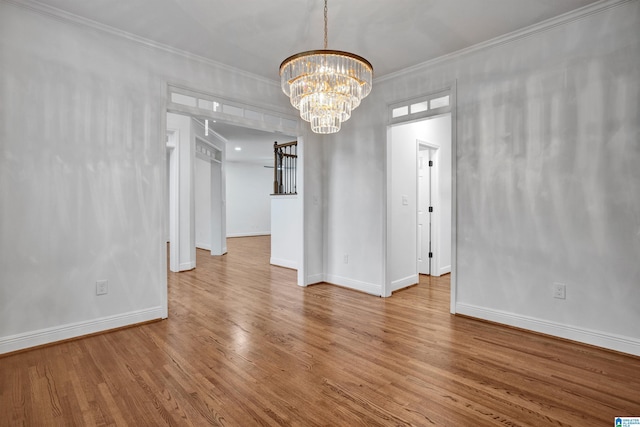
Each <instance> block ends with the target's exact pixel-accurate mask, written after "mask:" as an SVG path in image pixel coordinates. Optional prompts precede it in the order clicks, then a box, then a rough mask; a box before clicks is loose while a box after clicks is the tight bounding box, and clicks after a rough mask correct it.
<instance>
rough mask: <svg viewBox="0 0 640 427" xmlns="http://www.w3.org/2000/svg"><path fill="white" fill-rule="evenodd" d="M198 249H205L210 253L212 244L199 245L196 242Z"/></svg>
mask: <svg viewBox="0 0 640 427" xmlns="http://www.w3.org/2000/svg"><path fill="white" fill-rule="evenodd" d="M196 248H197V249H204V250H206V251H210V250H211V244H209V243H198V242H196Z"/></svg>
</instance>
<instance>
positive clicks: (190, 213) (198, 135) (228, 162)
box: [167, 85, 304, 277]
mask: <svg viewBox="0 0 640 427" xmlns="http://www.w3.org/2000/svg"><path fill="white" fill-rule="evenodd" d="M168 92H169V99H168V104H167V129H168V133H175V134H176V135H177V142H176V143H175V144H174V145H175V146H174V147H168V151H167V156H168V162H167V173H168V175H169V176H168V182H169V191H168V192H169V194H168V196H167V199H168V200H169V202H168V205H169V207H168V211H169V212H168V219H169V223H170V227H169V228H170V230H171V229H173V230H174V232H173V233H171V232H170V233H169V234H170V236H171V237H170V241H171V242H172V243H173V242H176V244H170V248H171V249H170V254H169V258H170V262H169V264H170V269H171V271H184V270H189V269H192V268H195V259H196V257H195V248H196V247H201V248H203V247H204V248H206V249H209V248H210V250H211V254H212V255H222V254H224V253H226V250H227V245H226V238H227V235H228V232H227V210H228V209H229V205H228V204H227V202H228V200H227V195H226V190H227V184H228V181H227V177H228V175H230V172H233V170H236V169H238V171H237V172H238V173H236V175H238V176H240V177H241V178H242V179H243V182H242V184H243V185H245V184H246V185H245V187H246V188H249V189H250V190H252V189H254V187H257V186H256V185H251V183H249V179H248V178H249V175H252V176H253V175H256V176H257V175H260V176H264V172H266V174H267V175H266V176H267V179H268V181H266V180H263V181H265V184H266V188H267V190H266V191H265V192H264V193H265V194H264V197H263V198H264V199H265V200H266V206H267V211H266V213H267V214H268V213H269V208H270V199H269V194H270V193H271V191H270V190H269V189H270V188H272V185H273V183H272V180H271V177H270V176H269V175H270V174H269V171H268V170H266V169H265V167H264V166H263V165H262V164H257V163H256V164H253V163H252V164H250V165H248V166H246V167H244V168H243V169H242V170H241V171H240V168H239V167H236V165H237V164H238V163H237V159H234V157H233V156H238V155H239V153H247V154H250V153H252V152H253V150H249V148H251V145H252V144H251V143H249V142H248V141H244V143H243V144H241V145H242V146H238V145H237V144H235V142H236V141H235V140H234V143H233V145H231V147H232V148H229V149H227V148H228V147H227V146H228V145H230V144H229V142H230V141H229V140H227V139H226V138H225V137H224V136H223V135H222V134H221V133H220V132H222V133H225V134H226V133H228V132H231V133H233V134H234V135H236V136H237V135H238V133H242V134H243V135H246V134H247V133H251V132H253V133H254V134H255V133H261V134H268V135H270V136H269V143H268V146H267V154H266V156H264V155H263V156H262V157H263V158H261V159H260V160H259V161H260V162H264V161H267V164H273V148H272V147H273V141H274V140H276V139H280V138H282V137H283V135H295V134H296V133H297V118H293V119H289V118H288V117H286V116H283V115H281V114H279V113H275V114H274V113H273V112H270V111H268V110H261V109H258V108H255V107H252V106H248V105H244V104H241V103H238V102H235V101H229V100H226V99H222V98H217V97H214V96H212V95H208V94H204V93H198V92H194V91H192V90H188V89H184V88H178V87H175V86H172V85H169V87H168ZM176 117H178V118H180V120H181V121H183V122H184V123H181V124H176V123H175V118H176ZM187 122H188V123H187ZM276 133H277V135H275V134H276ZM183 136H185V138H184V139H185V141H184V142H185V143H181V142H182V141H181V137H183ZM212 137H215V138H217V139H215V138H214V139H215V140H214V141H211V140H210V139H211V138H212ZM294 139H295V138H294ZM218 140H219V141H218ZM236 150H238V151H236ZM254 157H255V156H254ZM264 157H266V159H267V160H265V158H264ZM245 163H246V162H245ZM174 164H175V165H177V166H176V169H177V170H174V168H173V167H172V165H174ZM249 169H250V172H251V174H247V173H246V172H247V170H249ZM300 169H301V168H300ZM256 171H258V172H259V173H258V172H256ZM231 175H233V174H231ZM172 182H173V183H174V184H175V185H172V184H171V183H172ZM299 183H301V180H299ZM207 184H210V185H207ZM300 187H302V185H300ZM171 189H173V190H174V194H173V195H172V194H171ZM247 192H248V191H240V192H239V194H241V195H244V194H245V193H247ZM203 194H205V196H206V197H200V196H202V195H203ZM249 197H250V196H249ZM255 199H257V198H255V197H254V198H252V199H251V200H249V201H252V202H253V201H255ZM232 201H234V203H235V200H232ZM247 204H249V203H248V202H245V203H244V205H247ZM263 204H265V203H263ZM209 206H210V207H211V208H210V209H207V208H208V207H209ZM231 207H232V208H233V206H231ZM198 209H200V210H198ZM173 211H176V212H177V213H175V214H172V212H173ZM245 211H246V212H248V214H249V215H246V214H245V215H244V216H247V217H249V216H251V215H252V217H251V218H250V219H251V220H252V221H253V222H254V223H251V224H250V225H249V227H250V228H249V229H244V230H241V231H240V232H241V233H242V234H244V235H249V234H252V235H260V234H265V232H268V231H269V229H268V228H265V226H263V224H264V223H265V222H264V220H263V219H264V217H268V216H269V215H267V214H264V210H263V209H254V208H253V206H251V207H250V208H249V209H245ZM241 213H244V212H241ZM301 213H302V211H301V210H300V212H299V214H301ZM240 217H242V215H237V214H234V215H233V219H234V220H237V219H239V218H240ZM256 218H257V219H260V220H262V221H261V222H260V224H259V225H255V219H256ZM236 222H237V221H236ZM197 223H198V224H200V225H201V227H200V228H198V227H197V226H198V224H197ZM171 224H175V227H173V228H172V226H171ZM203 224H204V226H202V225H203ZM267 224H268V222H267ZM231 225H234V226H235V225H236V224H235V222H234V223H232V224H231ZM207 226H209V227H210V229H207ZM266 227H268V225H267V226H266ZM236 228H237V227H236ZM247 230H248V231H247ZM233 233H234V234H236V237H237V235H238V234H239V233H238V231H237V230H233ZM209 236H210V237H211V238H210V241H207V240H208V239H207V237H209ZM299 239H300V242H302V241H303V236H302V234H300V236H299ZM198 244H199V246H198ZM301 246H302V245H301ZM174 248H175V250H174ZM174 255H175V258H176V259H172V258H174ZM300 270H301V269H300ZM300 270H299V276H301V277H304V276H303V272H301V271H300Z"/></svg>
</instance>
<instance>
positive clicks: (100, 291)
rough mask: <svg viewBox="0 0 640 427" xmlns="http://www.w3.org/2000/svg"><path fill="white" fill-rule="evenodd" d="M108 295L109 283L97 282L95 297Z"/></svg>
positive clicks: (104, 281)
mask: <svg viewBox="0 0 640 427" xmlns="http://www.w3.org/2000/svg"><path fill="white" fill-rule="evenodd" d="M108 293H109V281H108V280H98V281H97V282H96V295H106V294H108Z"/></svg>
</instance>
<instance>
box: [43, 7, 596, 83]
mask: <svg viewBox="0 0 640 427" xmlns="http://www.w3.org/2000/svg"><path fill="white" fill-rule="evenodd" d="M594 2H595V0H377V1H372V0H329V46H328V47H329V49H335V50H346V51H350V52H353V53H355V54H358V55H360V56H363V57H364V58H366V59H367V60H369V62H371V64H372V65H373V68H374V77H381V76H384V75H386V74H389V73H393V72H395V71H399V70H402V69H403V68H407V67H410V66H412V65H416V64H419V63H422V62H425V61H428V60H430V59H434V58H437V57H440V56H442V55H446V54H448V53H452V52H455V51H457V50H460V49H463V48H465V47H469V46H472V45H474V44H478V43H481V42H483V41H486V40H489V39H491V38H494V37H497V36H501V35H504V34H507V33H510V32H512V31H515V30H518V29H521V28H524V27H527V26H529V25H533V24H536V23H539V22H541V21H544V20H546V19H549V18H553V17H556V16H558V15H561V14H563V13H566V12H569V11H572V10H574V9H577V8H580V7H582V6H585V5H588V4H591V3H594ZM38 3H41V4H44V5H46V6H51V7H54V8H57V9H61V10H63V11H66V12H69V13H71V14H74V15H78V16H81V17H84V18H88V19H90V20H93V21H96V22H99V23H101V24H104V25H108V26H111V27H114V28H117V29H120V30H124V31H126V32H129V33H132V34H135V35H137V36H140V37H143V38H146V39H150V40H153V41H155V42H158V43H161V44H164V45H168V46H171V47H174V48H177V49H180V50H184V51H187V52H191V53H194V54H196V55H199V56H203V57H205V58H209V59H212V60H214V61H217V62H220V63H223V64H227V65H231V66H233V67H236V68H239V69H242V70H245V71H249V72H251V73H254V74H258V75H261V76H263V77H266V78H269V79H273V80H278V79H279V67H280V63H281V62H282V60H283V59H285V58H286V57H288V56H290V55H292V54H294V53H298V52H300V51H305V50H312V49H321V48H322V47H323V8H324V3H323V1H322V0H269V1H266V0H241V1H238V0H129V1H121V0H91V1H78V0H38Z"/></svg>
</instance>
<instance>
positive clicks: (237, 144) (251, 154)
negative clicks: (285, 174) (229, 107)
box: [209, 121, 296, 166]
mask: <svg viewBox="0 0 640 427" xmlns="http://www.w3.org/2000/svg"><path fill="white" fill-rule="evenodd" d="M209 129H211V130H213V131H214V132H216V133H217V134H219V135H221V136H222V137H224V138H225V139H226V140H227V153H226V158H227V161H228V162H240V163H252V164H258V165H262V166H273V143H274V142H276V141H277V142H278V143H279V144H282V143H284V142H291V141H295V139H296V138H295V137H291V136H287V135H283V134H279V133H271V132H264V131H261V130H256V129H249V128H244V127H239V126H234V125H230V124H226V123H220V122H211V121H210V122H209ZM236 148H240V151H238V150H236Z"/></svg>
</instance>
